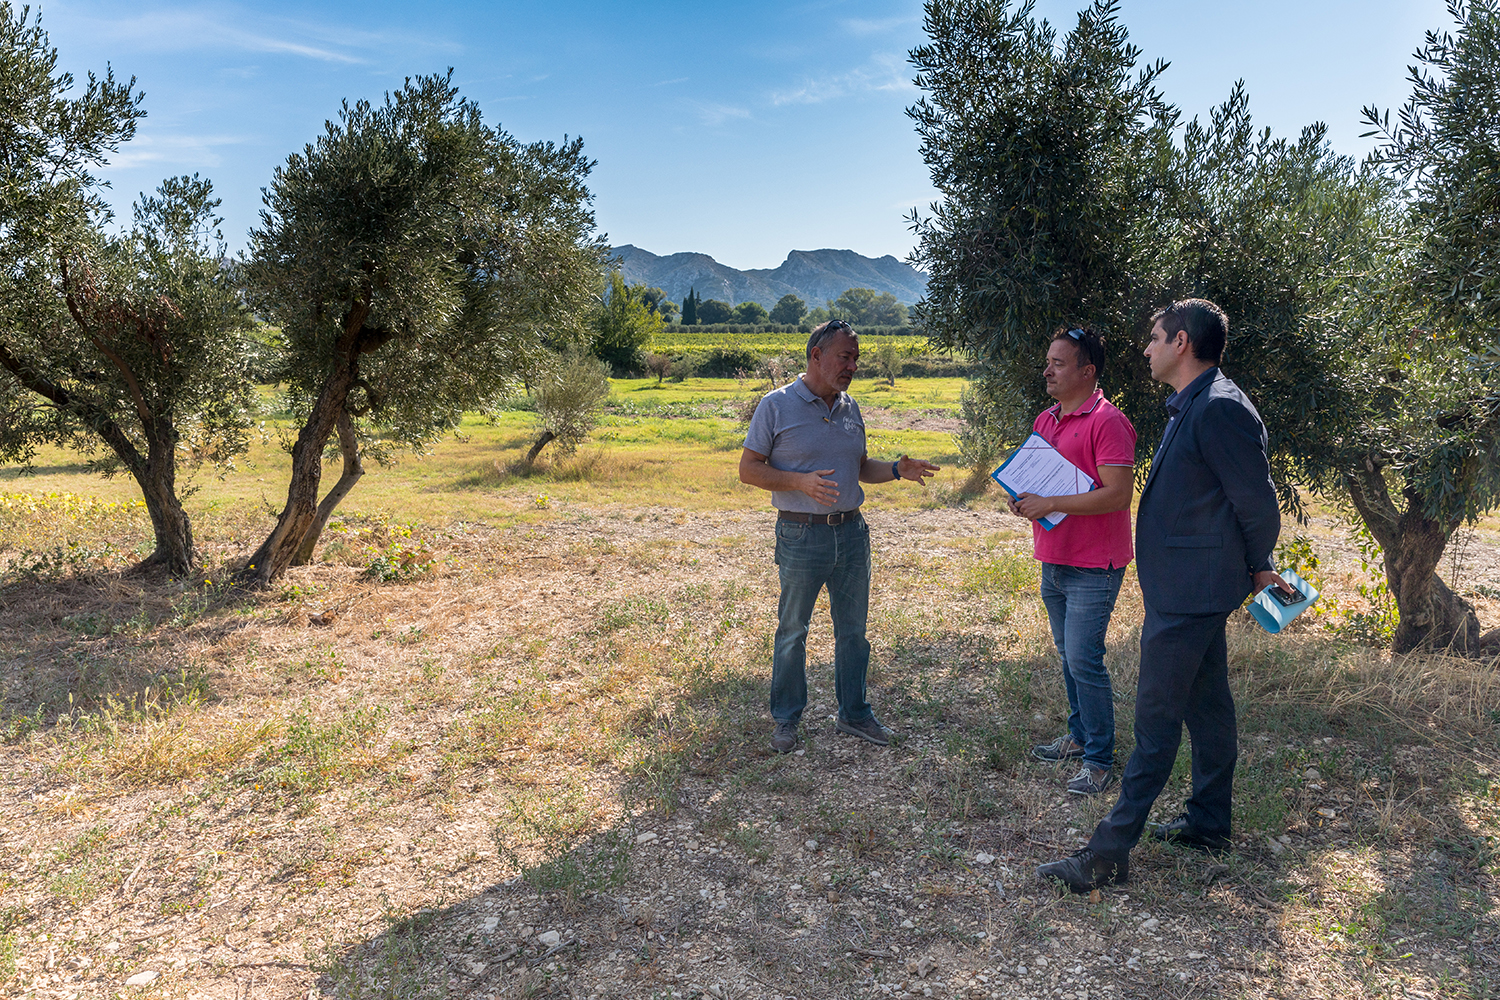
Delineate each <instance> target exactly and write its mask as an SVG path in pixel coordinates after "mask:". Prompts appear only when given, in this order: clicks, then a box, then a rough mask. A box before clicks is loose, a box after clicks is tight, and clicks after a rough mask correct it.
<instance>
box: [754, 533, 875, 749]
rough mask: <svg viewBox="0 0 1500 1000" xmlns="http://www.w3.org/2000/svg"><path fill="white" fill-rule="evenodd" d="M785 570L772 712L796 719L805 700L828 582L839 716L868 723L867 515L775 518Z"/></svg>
mask: <svg viewBox="0 0 1500 1000" xmlns="http://www.w3.org/2000/svg"><path fill="white" fill-rule="evenodd" d="M776 565H777V566H778V567H780V569H781V601H780V603H779V605H778V607H777V614H778V618H779V620H778V623H777V626H776V646H775V649H774V651H773V652H772V654H771V718H772V719H774V720H775V721H777V722H790V723H793V724H795V723H797V722H798V721H799V720H800V719H801V718H802V710H803V709H805V708H806V707H807V625H808V622H809V621H810V620H811V619H812V613H813V606H814V605H815V604H816V603H817V600H818V593H819V592H820V591H821V590H822V589H823V588H824V587H825V586H826V587H827V588H828V604H829V610H830V612H831V615H832V617H833V683H834V689H835V691H836V692H837V696H838V703H839V715H840V716H841V717H842V718H843V719H844V720H846V721H848V722H863V721H864V720H865V719H868V718H869V717H870V716H871V715H873V714H874V713H873V712H872V711H871V709H870V705H869V702H867V701H865V673H866V672H867V671H868V669H869V666H870V643H869V641H868V640H867V639H866V638H865V625H866V621H867V619H868V618H869V614H870V529H869V526H868V525H866V524H865V519H864V518H863V517H856V518H854V519H853V520H851V521H845V522H844V523H842V524H834V525H828V524H799V523H797V522H796V521H782V520H778V521H777V522H776Z"/></svg>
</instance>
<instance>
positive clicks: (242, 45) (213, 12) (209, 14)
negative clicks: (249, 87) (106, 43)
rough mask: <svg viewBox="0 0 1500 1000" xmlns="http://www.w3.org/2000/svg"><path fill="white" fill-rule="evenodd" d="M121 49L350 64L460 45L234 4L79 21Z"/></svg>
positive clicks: (83, 18) (148, 11)
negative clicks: (260, 55)
mask: <svg viewBox="0 0 1500 1000" xmlns="http://www.w3.org/2000/svg"><path fill="white" fill-rule="evenodd" d="M74 16H75V17H77V18H78V19H79V20H82V21H88V22H91V24H92V27H93V30H94V31H96V32H98V33H99V34H100V35H101V37H107V38H109V39H111V40H112V42H114V43H115V44H117V45H119V46H120V47H121V48H127V47H129V48H136V49H139V50H142V51H154V52H183V51H196V50H219V51H222V50H232V51H239V52H258V53H265V54H268V55H289V56H296V57H301V58H304V59H311V60H315V61H318V62H326V63H339V64H345V65H348V64H356V63H365V62H369V61H371V57H372V56H373V55H374V54H375V53H377V52H382V51H387V50H392V49H399V50H402V51H405V52H410V51H412V50H413V49H416V50H426V51H433V50H440V51H443V50H445V51H457V50H458V49H459V48H460V46H458V45H455V44H453V43H449V42H446V41H442V40H436V39H432V38H425V37H421V36H419V35H416V34H406V33H402V34H399V35H395V34H391V33H387V32H369V31H359V30H353V29H350V28H349V27H348V26H347V25H338V26H333V25H325V24H319V23H316V22H312V21H303V20H295V19H291V18H278V17H268V16H266V15H265V14H264V13H263V12H260V11H256V10H253V9H248V8H244V7H240V6H238V5H234V4H214V5H185V6H176V7H172V6H162V7H156V8H152V9H147V10H144V11H141V12H140V13H133V14H129V15H125V16H120V17H110V16H97V15H96V16H92V17H89V16H80V15H74Z"/></svg>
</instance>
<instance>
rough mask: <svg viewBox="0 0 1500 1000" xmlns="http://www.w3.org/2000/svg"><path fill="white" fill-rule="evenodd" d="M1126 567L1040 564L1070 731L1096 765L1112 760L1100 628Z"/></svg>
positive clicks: (1111, 707)
mask: <svg viewBox="0 0 1500 1000" xmlns="http://www.w3.org/2000/svg"><path fill="white" fill-rule="evenodd" d="M1124 579H1125V570H1124V568H1123V567H1121V568H1120V569H1095V568H1093V567H1087V566H1059V565H1057V564H1055V563H1042V603H1043V604H1045V605H1046V606H1047V620H1048V622H1049V623H1050V624H1051V625H1052V641H1053V642H1054V643H1056V644H1057V655H1058V656H1060V657H1062V663H1063V683H1064V685H1066V687H1067V689H1068V708H1069V709H1070V712H1069V715H1068V733H1069V734H1070V735H1071V736H1072V737H1073V741H1074V742H1075V743H1077V744H1079V745H1080V746H1082V747H1083V759H1084V760H1085V761H1087V762H1088V763H1090V764H1093V765H1094V766H1095V767H1103V768H1110V767H1113V766H1114V763H1115V699H1114V689H1113V688H1112V687H1111V685H1110V683H1109V671H1108V670H1107V669H1106V668H1105V666H1104V633H1105V632H1106V630H1108V628H1109V616H1110V615H1111V614H1113V613H1114V610H1115V599H1116V598H1117V597H1119V596H1120V583H1121V581H1123V580H1124Z"/></svg>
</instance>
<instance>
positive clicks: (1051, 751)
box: [1031, 733, 1083, 764]
mask: <svg viewBox="0 0 1500 1000" xmlns="http://www.w3.org/2000/svg"><path fill="white" fill-rule="evenodd" d="M1031 756H1033V757H1035V758H1036V759H1037V760H1045V761H1046V762H1047V763H1049V764H1055V763H1057V762H1058V761H1060V760H1073V759H1074V758H1076V757H1082V756H1083V744H1082V743H1079V742H1078V741H1077V740H1075V739H1073V734H1072V733H1063V734H1062V735H1061V736H1059V737H1058V738H1057V739H1055V740H1053V741H1052V742H1051V743H1043V744H1042V745H1041V746H1039V747H1032V748H1031Z"/></svg>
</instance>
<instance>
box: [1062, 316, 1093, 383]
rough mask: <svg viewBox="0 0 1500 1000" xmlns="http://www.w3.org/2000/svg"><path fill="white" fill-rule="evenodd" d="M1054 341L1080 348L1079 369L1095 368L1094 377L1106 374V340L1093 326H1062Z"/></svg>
mask: <svg viewBox="0 0 1500 1000" xmlns="http://www.w3.org/2000/svg"><path fill="white" fill-rule="evenodd" d="M1052 340H1053V341H1054V342H1056V341H1059V340H1061V341H1065V342H1066V343H1069V344H1072V345H1073V346H1074V347H1076V348H1078V367H1079V368H1082V367H1083V366H1084V365H1093V366H1094V377H1095V378H1098V377H1099V376H1100V375H1101V374H1103V373H1104V338H1103V337H1101V336H1099V334H1097V333H1095V332H1094V328H1093V327H1091V326H1060V327H1058V328H1057V332H1056V333H1054V334H1053V335H1052Z"/></svg>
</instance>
